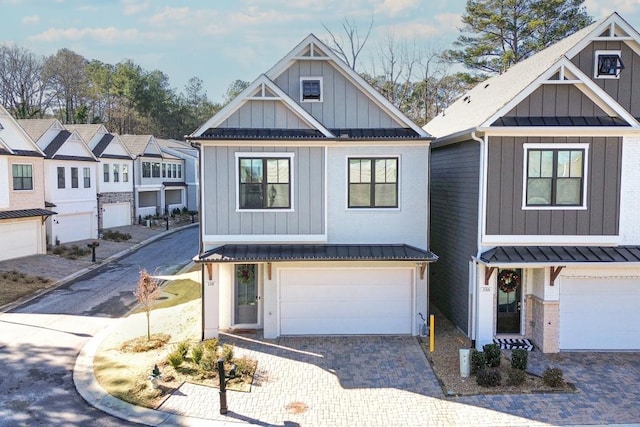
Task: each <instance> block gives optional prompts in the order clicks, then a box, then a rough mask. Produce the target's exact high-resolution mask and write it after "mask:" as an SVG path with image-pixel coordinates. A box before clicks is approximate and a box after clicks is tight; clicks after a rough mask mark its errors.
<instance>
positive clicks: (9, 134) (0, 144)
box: [0, 105, 44, 157]
mask: <svg viewBox="0 0 640 427" xmlns="http://www.w3.org/2000/svg"><path fill="white" fill-rule="evenodd" d="M0 130H2V131H3V132H2V133H0V135H2V137H0V151H1V152H3V154H14V155H22V156H33V157H44V153H43V152H42V150H41V149H40V147H38V144H36V143H35V141H34V140H33V138H31V136H30V135H29V134H28V133H27V132H26V131H25V130H24V128H23V127H22V126H20V124H19V123H18V121H17V120H16V119H15V118H14V117H13V116H12V115H11V114H10V113H9V112H8V111H7V110H6V108H4V107H3V106H2V105H0Z"/></svg>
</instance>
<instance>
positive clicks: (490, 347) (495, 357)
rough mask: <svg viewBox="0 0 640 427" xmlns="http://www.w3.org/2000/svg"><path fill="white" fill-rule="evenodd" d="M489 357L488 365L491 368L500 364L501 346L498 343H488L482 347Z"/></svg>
mask: <svg viewBox="0 0 640 427" xmlns="http://www.w3.org/2000/svg"><path fill="white" fill-rule="evenodd" d="M482 349H483V350H484V353H485V355H486V356H485V357H486V358H487V365H488V366H490V367H491V368H497V367H498V366H500V357H501V352H500V346H499V345H498V344H487V345H485V346H483V347H482Z"/></svg>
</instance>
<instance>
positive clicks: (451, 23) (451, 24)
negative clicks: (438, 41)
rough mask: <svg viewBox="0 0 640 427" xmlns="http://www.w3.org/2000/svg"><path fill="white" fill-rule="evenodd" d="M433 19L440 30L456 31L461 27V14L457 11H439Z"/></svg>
mask: <svg viewBox="0 0 640 427" xmlns="http://www.w3.org/2000/svg"><path fill="white" fill-rule="evenodd" d="M435 19H436V22H438V25H439V26H440V29H441V30H442V32H451V31H458V29H459V28H460V27H462V15H461V14H459V13H441V14H439V15H436V16H435Z"/></svg>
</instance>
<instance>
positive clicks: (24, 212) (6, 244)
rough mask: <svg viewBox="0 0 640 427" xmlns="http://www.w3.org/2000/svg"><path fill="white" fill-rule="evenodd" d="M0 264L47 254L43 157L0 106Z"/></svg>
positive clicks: (40, 151) (50, 212)
mask: <svg viewBox="0 0 640 427" xmlns="http://www.w3.org/2000/svg"><path fill="white" fill-rule="evenodd" d="M0 176H1V177H2V179H0V236H1V237H0V261H2V260H6V259H12V258H20V257H24V256H29V255H37V254H44V253H46V251H47V239H46V228H45V225H44V224H45V220H46V219H47V218H48V217H49V216H51V215H54V214H55V212H54V211H51V210H49V209H45V203H44V153H43V152H42V150H41V149H40V148H39V147H38V146H37V145H36V144H35V143H34V142H33V141H32V140H31V138H30V137H29V135H27V133H26V132H25V131H24V130H23V129H22V127H20V126H19V125H18V123H17V122H16V121H15V120H14V118H13V117H11V115H10V114H9V112H8V111H7V110H6V109H5V108H4V107H3V106H1V105H0Z"/></svg>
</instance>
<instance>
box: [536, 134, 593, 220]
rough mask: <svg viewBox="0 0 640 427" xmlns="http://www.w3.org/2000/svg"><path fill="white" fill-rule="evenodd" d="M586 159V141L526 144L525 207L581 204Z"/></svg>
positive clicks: (580, 205)
mask: <svg viewBox="0 0 640 427" xmlns="http://www.w3.org/2000/svg"><path fill="white" fill-rule="evenodd" d="M586 159H587V145H586V144H578V145H575V146H574V145H571V146H567V147H565V146H562V147H557V145H556V146H555V147H553V148H551V147H549V146H546V145H540V146H536V144H525V162H526V166H525V170H526V179H525V191H524V196H525V207H529V208H536V207H542V208H544V207H559V208H563V207H564V208H571V207H574V208H575V207H578V208H582V207H584V206H585V200H584V199H585V182H586V181H585V174H586V164H587V161H586Z"/></svg>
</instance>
